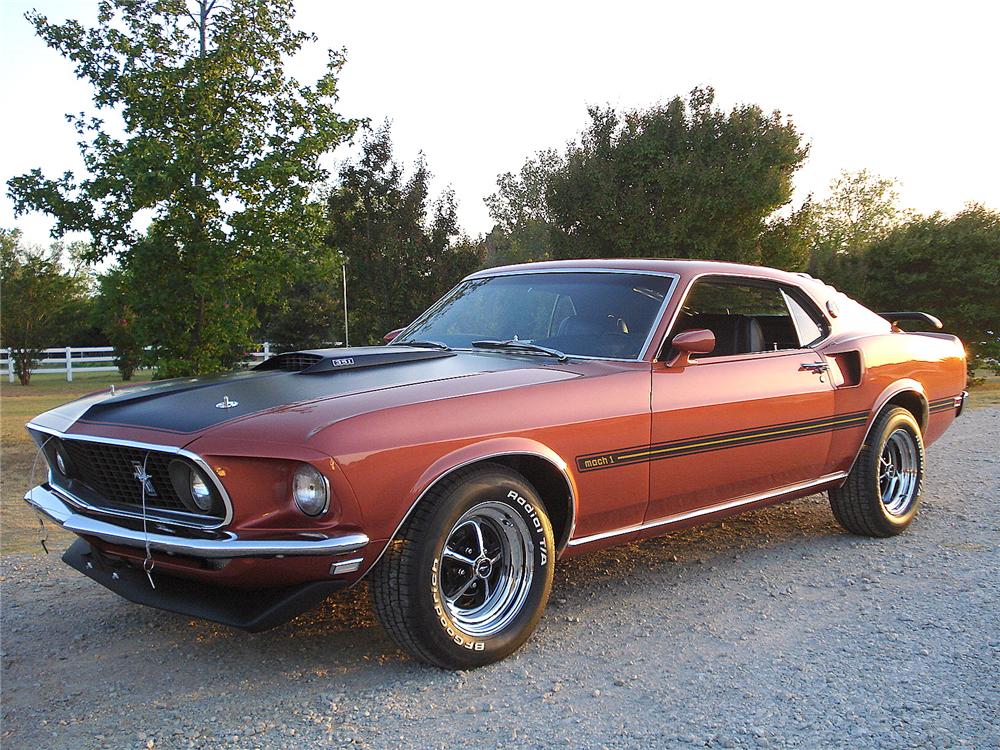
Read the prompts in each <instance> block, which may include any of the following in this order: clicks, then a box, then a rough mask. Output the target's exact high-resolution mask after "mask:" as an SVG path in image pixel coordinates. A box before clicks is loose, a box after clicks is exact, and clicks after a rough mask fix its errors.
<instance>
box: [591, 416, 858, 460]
mask: <svg viewBox="0 0 1000 750" xmlns="http://www.w3.org/2000/svg"><path fill="white" fill-rule="evenodd" d="M867 421H868V412H866V411H863V412H854V413H853V414H843V415H840V416H836V417H826V418H823V419H813V420H805V421H800V422H785V423H783V424H776V425H770V426H768V427H757V428H754V429H750V430H738V431H735V432H722V433H716V434H713V435H702V436H700V437H697V438H688V439H687V440H676V441H671V442H666V443H656V444H654V445H651V446H648V447H647V446H637V447H634V448H623V449H619V450H615V451H606V452H602V453H591V454H587V455H584V456H580V457H578V458H577V459H576V465H577V469H578V470H579V471H582V472H583V471H595V470H598V469H609V468H611V467H613V466H625V465H629V464H635V463H644V462H646V461H659V460H662V459H665V458H676V457H677V456H690V455H693V454H696V453H708V452H710V451H717V450H723V449H725V448H736V447H741V446H745V445H758V444H761V443H772V442H775V441H778V440H789V439H791V438H797V437H803V436H805V435H815V434H818V433H821V432H833V431H835V430H845V429H849V428H852V427H860V426H863V425H864V424H865V423H866V422H867Z"/></svg>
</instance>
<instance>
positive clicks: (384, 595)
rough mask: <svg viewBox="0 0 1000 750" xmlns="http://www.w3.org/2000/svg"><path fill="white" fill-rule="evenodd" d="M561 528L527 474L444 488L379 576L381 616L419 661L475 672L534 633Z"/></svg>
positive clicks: (481, 474)
mask: <svg viewBox="0 0 1000 750" xmlns="http://www.w3.org/2000/svg"><path fill="white" fill-rule="evenodd" d="M554 553H555V550H554V541H553V536H552V525H551V523H550V522H549V518H548V515H547V514H546V511H545V506H544V504H543V503H542V501H541V498H540V497H539V496H538V493H537V492H536V491H535V489H534V488H533V487H532V486H531V485H530V484H529V483H528V482H527V481H526V480H525V479H524V477H522V476H521V475H520V474H518V473H517V472H514V471H512V470H511V469H509V468H507V467H505V466H501V465H499V464H492V463H486V464H481V465H479V466H476V467H472V468H470V469H466V470H462V471H459V472H456V473H455V474H453V475H451V476H449V477H446V478H445V479H443V480H441V481H440V482H438V484H437V485H435V486H434V487H433V488H432V489H431V490H430V491H429V492H428V493H427V495H426V496H425V497H424V498H423V500H421V502H420V504H419V505H418V506H417V507H416V508H415V509H414V511H413V513H412V514H411V516H410V518H408V519H407V521H406V523H404V524H403V527H402V528H401V529H400V532H399V534H398V536H397V537H396V539H394V540H393V541H392V542H391V543H390V546H389V548H388V550H386V553H385V555H384V556H383V558H382V560H381V561H380V562H379V564H378V566H377V567H376V569H375V570H374V571H373V574H372V578H371V581H370V588H371V596H372V602H373V605H374V608H375V612H376V614H377V615H378V617H379V620H380V621H381V622H382V624H383V626H384V627H385V629H386V630H387V631H388V633H389V635H390V636H391V637H392V638H393V640H395V641H396V643H397V644H399V646H401V647H402V648H403V649H404V650H406V651H408V652H409V653H410V654H412V655H413V656H415V657H416V658H418V659H421V660H423V661H426V662H429V663H431V664H435V665H437V666H440V667H445V668H451V669H468V668H472V667H478V666H482V665H484V664H489V663H491V662H494V661H497V660H499V659H503V658H504V657H506V656H508V655H509V654H511V653H512V652H514V651H515V650H517V649H518V648H519V647H520V646H521V645H522V644H523V643H524V642H525V641H526V640H527V639H528V637H529V636H530V635H531V633H532V632H533V631H534V629H535V626H536V625H537V624H538V621H539V619H540V618H541V616H542V612H543V611H544V609H545V605H546V603H547V602H548V598H549V593H550V591H551V589H552V577H553V572H554V565H555V555H554Z"/></svg>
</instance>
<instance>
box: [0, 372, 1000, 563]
mask: <svg viewBox="0 0 1000 750" xmlns="http://www.w3.org/2000/svg"><path fill="white" fill-rule="evenodd" d="M977 374H978V375H979V376H980V377H982V378H984V381H983V382H982V383H980V384H978V385H976V386H975V387H973V388H970V393H971V398H970V406H971V407H972V408H974V409H976V408H980V407H984V406H1000V377H996V376H992V375H991V376H989V377H987V374H986V373H985V372H980V373H977ZM149 376H150V374H149V373H137V374H136V381H142V380H147V379H149ZM73 377H74V380H73V382H72V383H67V382H66V379H65V377H64V376H62V375H35V376H34V377H33V378H32V379H31V385H30V386H28V387H24V386H20V385H16V384H14V385H12V384H9V383H7V382H3V383H0V552H2V553H3V554H7V553H14V552H38V553H39V554H41V552H42V550H41V547H40V546H39V545H38V538H39V537H38V533H39V526H38V517H37V516H36V515H35V514H34V512H32V511H31V510H29V509H28V506H27V505H25V503H24V501H23V500H22V499H21V498H22V497H23V496H24V493H25V492H27V490H28V488H29V487H30V486H31V484H30V482H31V471H32V464H33V463H34V462H35V455H36V453H37V451H36V450H35V445H34V443H32V442H31V440H30V439H29V438H28V434H27V433H26V432H25V431H24V423H25V422H27V421H28V420H29V419H31V418H32V417H33V416H35V415H36V414H40V413H41V412H43V411H46V410H48V409H51V408H53V407H54V406H58V405H59V404H62V403H65V402H66V401H70V400H72V399H74V398H78V397H80V396H83V395H85V394H87V393H90V392H92V391H97V390H102V389H105V388H107V387H108V386H109V385H110V384H111V383H114V384H115V385H116V386H122V385H127V384H123V383H122V381H121V380H119V379H118V376H117V374H116V373H110V372H95V373H87V372H80V371H76V372H74V373H73ZM44 477H45V462H44V461H43V460H42V459H41V458H39V459H38V463H37V465H36V466H35V483H36V484H38V483H39V482H41V481H42V480H43V479H44ZM46 528H47V529H48V539H49V545H48V546H49V549H50V550H52V551H53V552H56V551H60V550H62V549H64V548H65V547H66V546H67V545H68V544H69V542H70V541H72V535H71V534H67V533H65V532H63V531H61V530H59V529H58V528H57V527H55V526H54V525H53V524H51V523H47V524H46Z"/></svg>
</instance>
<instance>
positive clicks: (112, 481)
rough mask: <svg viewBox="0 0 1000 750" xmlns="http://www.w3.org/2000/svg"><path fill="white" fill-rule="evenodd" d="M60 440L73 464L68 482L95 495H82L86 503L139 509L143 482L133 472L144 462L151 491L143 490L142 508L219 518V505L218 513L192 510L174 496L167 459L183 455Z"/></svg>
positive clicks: (136, 471) (152, 512) (209, 519)
mask: <svg viewBox="0 0 1000 750" xmlns="http://www.w3.org/2000/svg"><path fill="white" fill-rule="evenodd" d="M62 444H63V446H64V447H65V449H66V452H67V454H69V458H70V461H71V462H72V464H73V470H72V471H73V474H74V476H73V478H72V480H71V483H75V482H76V481H77V480H78V481H79V482H81V483H83V484H84V485H86V487H88V488H89V489H90V490H92V491H93V494H94V495H96V497H93V496H91V494H90V493H88V496H87V497H86V498H83V499H85V500H86V502H87V503H88V504H90V505H93V506H95V507H99V508H106V509H108V510H109V511H111V512H114V511H115V510H122V509H125V510H131V511H134V512H141V511H142V491H143V483H142V482H140V481H139V479H138V478H137V474H139V471H138V468H142V467H143V465H144V462H145V471H146V474H147V475H148V476H149V483H150V484H151V485H152V489H153V490H154V492H155V494H153V493H151V492H150V491H149V490H148V489H147V491H146V509H147V511H149V512H151V514H154V515H155V511H166V512H167V513H168V514H170V515H172V514H174V513H179V514H183V515H185V516H195V517H199V516H200V517H201V518H202V519H203V520H205V521H211V522H218V521H221V520H223V517H224V516H223V515H222V513H223V511H222V510H221V508H220V511H219V512H218V513H209V514H201V513H199V514H192V513H191V512H190V511H189V510H188V509H187V508H186V507H185V505H184V503H183V502H182V501H181V498H180V497H179V496H178V494H177V491H176V490H175V489H174V485H173V483H172V482H171V481H170V472H169V469H168V468H167V467H168V466H169V465H170V462H171V461H175V460H181V461H187V459H184V458H181V457H179V456H176V455H174V454H172V453H166V452H161V451H154V450H145V449H142V448H133V447H129V446H122V445H110V444H108V443H95V442H91V441H85V440H63V441H62ZM67 489H70V488H69V487H67Z"/></svg>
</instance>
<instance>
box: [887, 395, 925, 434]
mask: <svg viewBox="0 0 1000 750" xmlns="http://www.w3.org/2000/svg"><path fill="white" fill-rule="evenodd" d="M889 406H901V407H903V408H904V409H906V410H907V411H908V412H910V414H912V415H913V418H914V419H915V420H917V424H918V425H920V431H921V432H924V431H925V430H926V429H927V416H928V415H927V402H926V401H924V397H923V396H921V395H920V394H919V393H917V392H916V391H904V392H902V393H897V394H896V395H895V396H893V397H892V398H890V399H889V400H888V401H887V402H886V404H885V407H883V408H886V407H889Z"/></svg>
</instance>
